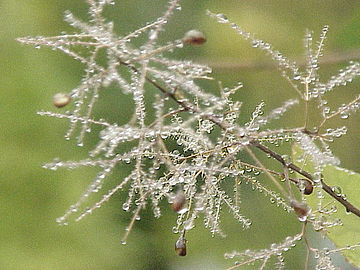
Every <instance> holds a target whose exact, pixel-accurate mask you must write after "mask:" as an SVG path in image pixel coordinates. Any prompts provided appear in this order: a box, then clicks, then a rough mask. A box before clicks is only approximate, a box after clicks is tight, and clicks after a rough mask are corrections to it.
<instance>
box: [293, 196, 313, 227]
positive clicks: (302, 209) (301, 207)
mask: <svg viewBox="0 0 360 270" xmlns="http://www.w3.org/2000/svg"><path fill="white" fill-rule="evenodd" d="M290 205H291V207H292V208H293V209H294V212H295V214H296V215H297V216H298V219H299V220H300V221H302V222H305V221H306V219H307V216H308V214H309V208H308V206H307V205H306V204H305V203H303V202H298V201H296V200H291V201H290Z"/></svg>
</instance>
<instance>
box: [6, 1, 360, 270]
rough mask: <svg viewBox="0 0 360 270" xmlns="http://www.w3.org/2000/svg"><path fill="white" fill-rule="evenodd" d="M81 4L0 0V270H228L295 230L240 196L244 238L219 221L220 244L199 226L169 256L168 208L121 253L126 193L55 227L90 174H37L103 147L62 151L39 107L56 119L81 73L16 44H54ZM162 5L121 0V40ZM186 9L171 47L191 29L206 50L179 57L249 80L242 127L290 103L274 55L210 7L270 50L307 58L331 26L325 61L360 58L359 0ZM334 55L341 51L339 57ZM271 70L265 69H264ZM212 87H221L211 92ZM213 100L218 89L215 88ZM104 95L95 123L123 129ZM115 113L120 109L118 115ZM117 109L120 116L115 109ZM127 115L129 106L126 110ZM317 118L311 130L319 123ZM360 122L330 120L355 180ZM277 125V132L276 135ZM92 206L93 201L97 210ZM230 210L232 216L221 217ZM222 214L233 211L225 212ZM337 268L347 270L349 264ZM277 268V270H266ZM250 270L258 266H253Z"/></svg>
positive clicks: (334, 97)
mask: <svg viewBox="0 0 360 270" xmlns="http://www.w3.org/2000/svg"><path fill="white" fill-rule="evenodd" d="M84 2H85V1H81V0H62V1H55V0H46V1H45V0H13V1H5V0H0V10H1V15H0V72H1V73H0V80H1V83H0V88H1V103H0V104H1V105H0V114H1V118H0V119H1V120H0V123H1V131H0V138H1V155H0V171H1V176H2V181H1V186H0V204H1V206H0V218H1V221H0V269H1V270H12V269H14V270H23V269H24V270H32V269H36V270H50V269H51V270H58V269H59V270H60V269H61V270H63V269H74V270H75V269H76V270H83V269H84V270H85V269H101V270H115V269H129V270H132V269H139V270H140V269H141V270H142V269H143V270H155V269H161V270H180V269H187V270H191V269H210V270H211V269H225V268H226V267H228V266H230V265H232V263H233V262H232V261H226V260H224V258H223V253H224V252H226V251H231V250H233V249H236V250H239V251H240V250H243V249H246V248H265V247H268V246H269V245H270V244H271V243H272V242H276V241H281V240H282V239H284V238H285V237H286V236H287V235H293V234H295V233H297V232H298V231H299V228H300V225H299V224H298V222H297V221H296V218H294V216H291V215H286V214H285V213H284V212H283V211H282V210H280V209H278V208H276V207H274V206H272V205H270V204H268V201H267V200H268V199H267V198H264V197H262V196H261V195H259V194H258V193H255V192H252V191H251V189H250V188H249V187H246V186H245V187H243V192H242V201H243V213H244V214H245V215H246V216H248V217H249V218H251V219H252V220H253V224H254V225H253V226H252V228H251V229H250V230H247V231H243V230H242V229H241V227H240V226H239V225H238V224H236V222H235V221H233V220H232V219H231V218H226V219H224V221H223V225H224V231H225V233H226V234H227V235H228V236H229V237H228V238H225V239H220V238H218V237H215V238H211V235H210V233H209V232H208V231H207V230H205V229H204V228H203V227H202V222H201V220H200V219H199V220H198V224H197V228H196V229H194V230H193V231H191V232H190V233H189V234H188V239H189V243H188V253H189V255H188V256H186V257H184V258H180V257H177V256H176V255H175V253H174V250H173V245H174V242H175V240H176V235H174V234H173V233H172V232H171V228H172V226H173V224H174V223H175V219H176V216H175V215H174V214H173V213H172V212H171V211H170V210H168V209H167V205H166V203H164V211H163V216H162V217H161V218H160V219H159V220H155V219H154V218H152V216H151V211H148V212H146V213H144V215H143V216H142V220H141V221H139V222H137V224H136V227H135V228H134V229H133V231H132V233H131V235H130V238H129V241H128V244H127V245H126V246H123V245H120V239H121V237H122V235H123V233H124V228H125V226H126V224H128V222H129V220H130V218H131V215H130V214H129V213H125V212H123V211H122V210H121V206H122V202H123V200H124V198H125V194H124V193H123V194H120V195H118V196H115V197H114V198H113V200H111V201H110V202H109V203H107V204H106V206H105V207H103V208H101V209H100V210H98V211H96V212H95V213H94V214H93V215H92V216H89V217H87V218H86V219H85V220H83V221H81V222H79V223H74V222H73V223H70V225H69V226H65V227H60V226H58V225H57V224H56V222H55V219H56V217H59V216H61V215H62V214H63V212H64V211H65V210H66V209H67V208H68V206H69V205H70V204H72V203H74V202H76V201H77V199H78V197H79V196H80V195H81V194H82V191H83V190H84V188H85V187H86V186H87V185H88V183H89V182H90V181H91V179H92V178H93V177H94V176H95V174H96V171H95V170H93V169H79V170H74V171H68V170H59V171H56V172H53V171H48V170H44V169H42V168H41V165H42V164H43V163H45V162H48V161H51V160H52V159H53V158H55V157H60V158H62V159H66V160H67V159H71V160H78V159H83V158H86V156H87V152H88V151H89V150H90V149H91V148H92V147H93V146H94V143H95V142H96V136H95V134H94V135H92V136H90V137H89V138H88V139H87V141H86V143H87V144H86V146H85V147H83V148H79V147H76V146H75V142H66V141H65V140H64V138H63V135H64V134H65V132H66V129H67V127H68V123H67V122H66V121H62V120H57V119H52V118H45V117H39V116H38V115H36V112H37V111H39V110H42V109H44V110H53V108H52V105H51V98H52V96H53V95H54V94H55V93H57V92H68V91H70V90H71V89H72V88H74V87H76V86H77V84H78V82H79V81H80V79H81V76H82V65H80V64H79V63H77V62H76V61H74V60H73V59H71V58H69V57H67V56H64V55H62V54H61V53H60V52H57V51H51V50H50V49H46V48H44V49H41V50H36V49H34V48H32V47H31V46H23V45H21V44H19V43H17V42H16V41H15V38H16V37H22V36H36V35H44V36H51V35H59V34H60V32H61V31H69V32H71V31H72V29H71V28H70V27H69V26H68V25H67V24H66V23H65V22H63V20H62V18H63V12H64V11H65V10H68V9H69V10H71V11H73V13H74V14H76V15H77V16H79V17H81V18H84V19H85V18H86V16H87V15H86V4H85V3H84ZM166 3H167V1H165V0H131V1H130V0H122V1H116V5H115V6H114V7H112V8H111V9H109V10H107V14H108V15H109V17H110V18H111V20H113V21H114V22H115V25H116V30H117V31H118V32H119V34H125V33H129V32H131V31H132V30H134V29H136V28H138V27H140V26H142V25H143V24H145V23H146V22H149V21H152V20H154V19H156V18H157V17H158V16H160V15H161V14H162V12H163V11H164V10H165V7H166ZM182 6H183V9H182V12H178V13H176V15H175V16H174V17H173V19H172V20H171V21H170V22H169V25H168V28H167V32H165V33H164V34H163V39H164V40H173V39H176V38H180V37H181V36H182V35H183V33H184V32H186V31H187V30H189V29H193V28H197V29H201V30H203V31H204V32H205V33H206V35H207V37H208V42H207V43H206V44H205V45H204V46H202V47H197V48H192V47H191V48H185V49H183V50H180V51H177V52H175V54H174V57H176V58H181V59H183V58H186V59H195V60H196V59H198V60H199V61H201V62H204V63H210V64H211V65H212V66H214V76H215V77H216V78H218V79H220V80H222V81H223V83H224V85H225V86H231V85H234V84H235V82H236V81H242V82H243V83H244V85H245V86H244V88H243V89H242V90H240V92H239V93H238V94H237V96H236V98H237V99H239V100H241V101H243V102H244V105H243V108H242V112H243V114H242V115H243V116H242V119H241V120H242V121H246V120H247V119H248V117H249V113H250V112H251V111H252V110H253V108H254V107H255V106H256V104H258V103H259V102H260V100H264V101H265V102H266V104H267V110H269V109H271V108H273V107H275V106H278V105H279V103H280V102H282V101H284V100H286V99H288V98H291V97H294V93H295V92H293V91H292V90H290V89H289V87H288V85H287V83H286V82H285V80H284V79H282V78H281V77H280V76H279V73H278V71H277V70H276V68H275V67H274V68H272V67H271V68H267V63H269V61H268V60H269V57H267V56H265V55H264V54H263V53H262V52H258V51H257V50H255V49H253V48H251V46H250V45H249V44H248V43H247V42H245V41H242V40H241V38H240V37H238V36H237V35H236V34H235V33H234V32H232V31H231V29H229V27H225V26H224V25H218V24H217V23H216V22H215V21H214V20H212V19H210V18H208V17H207V16H206V15H205V11H206V9H209V10H211V11H213V12H222V13H225V14H227V15H228V17H229V18H230V19H232V20H233V21H234V22H236V23H238V24H239V25H240V26H242V27H244V28H245V29H247V31H250V32H252V33H256V35H257V37H259V38H261V39H264V40H266V41H268V42H270V43H272V44H273V45H274V46H275V47H276V48H277V49H278V50H280V51H282V52H283V53H284V54H285V55H287V56H289V57H290V58H293V59H301V57H302V56H303V55H304V51H303V41H302V40H303V35H304V32H305V29H307V28H308V29H312V30H314V31H315V37H317V36H318V34H319V33H320V31H321V28H322V26H323V25H325V24H328V25H330V32H329V35H328V39H327V41H326V50H325V55H327V54H328V56H330V58H331V55H335V53H340V55H341V56H344V55H346V54H347V53H351V54H353V55H354V60H356V59H357V60H359V48H360V46H359V38H360V1H357V0H347V1H346V0H342V1H339V0H327V1H318V0H311V1H310V0H309V1H292V0H277V1H270V0H251V1H240V0H221V1H220V0H218V1H216V0H215V1H214V0H212V1H210V0H197V1H191V0H184V1H183V2H182ZM336 55H337V54H336ZM224 63H225V64H229V63H235V64H236V63H238V64H242V63H243V64H244V63H245V64H246V65H245V67H242V68H235V69H226V68H225V69H224V68H220V67H221V66H222V65H224ZM264 66H265V68H264ZM345 66H346V62H343V61H340V62H337V63H332V64H327V65H325V66H324V67H323V68H322V69H321V71H320V72H321V74H322V76H323V78H325V80H326V79H328V78H329V77H330V76H331V75H332V74H334V73H336V71H337V70H338V69H339V68H341V67H345ZM213 86H214V85H213ZM359 86H360V80H359V79H357V80H356V81H355V82H354V83H352V84H351V85H350V86H348V87H341V88H339V89H337V91H336V92H334V93H331V95H330V96H331V98H330V104H334V106H335V104H337V105H340V104H341V103H343V102H348V101H350V100H351V99H352V98H353V97H354V96H355V95H356V94H359ZM213 91H216V89H215V88H214V89H213ZM114 95H118V93H117V91H115V90H113V91H111V90H109V91H108V92H107V93H106V94H105V96H104V98H103V101H102V102H100V103H99V104H98V107H97V109H96V115H103V116H104V118H105V119H108V120H109V121H110V122H112V121H116V120H117V119H120V120H119V121H120V123H123V122H125V121H126V119H127V118H128V117H129V114H125V113H124V111H129V110H130V111H131V109H127V107H126V106H131V104H130V103H129V102H127V101H128V100H129V97H126V98H124V97H122V96H117V97H114ZM119 104H120V106H119ZM119 108H120V109H119ZM129 108H130V107H129ZM299 118H301V116H299V117H296V116H295V117H294V115H293V118H286V117H285V119H284V120H283V121H284V122H283V123H284V124H285V125H288V126H291V125H292V124H293V122H296V123H301V122H299V121H302V120H301V119H300V120H299ZM315 120H316V118H313V119H312V121H315ZM359 120H360V117H359V114H357V115H356V114H355V115H353V116H352V117H351V118H349V119H347V120H339V119H338V120H334V121H332V122H331V124H332V126H333V127H338V126H342V125H347V126H348V127H349V133H348V135H347V136H345V137H343V138H340V139H339V140H338V141H336V142H334V143H333V144H332V145H333V147H334V148H333V149H334V152H335V154H336V155H337V156H338V157H340V158H341V160H342V166H343V167H346V168H348V169H352V170H356V171H360V163H359V145H360V136H359V134H360V125H359V122H360V121H359ZM276 124H277V123H274V124H273V126H276ZM128 171H129V168H127V167H126V166H124V167H123V168H119V169H118V170H117V171H116V173H115V174H114V175H113V176H112V177H111V179H110V180H109V186H106V187H105V189H106V190H107V188H108V187H110V186H111V184H114V183H116V182H117V181H119V179H121V178H122V177H123V176H124V175H125V174H126V172H128ZM96 199H97V197H96V196H94V198H93V200H92V201H95V200H96ZM224 212H226V211H224ZM224 214H225V215H226V213H224ZM303 248H304V247H303V244H300V245H299V247H298V248H296V249H295V250H294V251H292V252H290V253H289V256H288V257H289V259H288V260H287V263H288V269H301V268H303V261H304V251H303V250H304V249H303ZM342 267H343V268H342V269H350V268H348V267H349V266H346V265H345V264H344V265H343V266H342ZM270 268H271V267H270ZM250 269H251V267H250Z"/></svg>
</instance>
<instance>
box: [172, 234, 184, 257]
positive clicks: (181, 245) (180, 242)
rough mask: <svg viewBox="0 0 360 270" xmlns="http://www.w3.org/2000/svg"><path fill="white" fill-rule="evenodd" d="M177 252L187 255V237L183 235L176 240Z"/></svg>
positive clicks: (180, 254)
mask: <svg viewBox="0 0 360 270" xmlns="http://www.w3.org/2000/svg"><path fill="white" fill-rule="evenodd" d="M175 252H176V254H177V255H179V256H186V239H185V238H184V237H183V236H180V238H179V239H178V240H177V241H176V242H175Z"/></svg>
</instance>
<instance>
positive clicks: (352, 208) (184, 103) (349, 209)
mask: <svg viewBox="0 0 360 270" xmlns="http://www.w3.org/2000/svg"><path fill="white" fill-rule="evenodd" d="M121 64H123V65H125V66H128V67H129V68H131V69H132V70H134V71H138V70H137V68H136V67H134V66H132V65H129V64H126V63H124V62H122V63H121ZM145 79H146V80H147V81H148V82H149V83H150V84H152V85H153V86H155V87H156V88H157V89H158V90H160V91H161V92H162V93H164V94H165V95H166V96H168V97H170V98H171V99H173V100H174V101H175V102H176V103H177V104H179V105H180V106H181V107H182V108H184V110H185V111H188V112H191V113H195V114H198V115H200V117H201V118H202V119H206V120H210V121H211V122H213V123H214V124H216V125H217V126H219V127H220V128H221V129H223V130H226V131H229V126H228V124H227V123H226V122H223V120H221V119H220V118H219V117H218V116H217V115H215V114H205V113H203V112H202V111H201V110H200V109H199V108H198V107H196V106H195V105H193V104H192V103H191V102H189V101H188V100H187V99H181V100H179V99H178V98H177V97H176V95H175V91H172V92H170V91H168V90H166V89H165V88H163V87H162V86H161V85H159V84H158V83H157V82H155V81H154V80H153V79H151V78H149V77H148V76H146V77H145ZM235 135H236V136H237V137H238V138H239V139H242V138H244V136H243V135H240V134H236V133H235ZM249 144H250V145H251V146H254V147H256V148H258V149H259V150H260V151H262V152H264V153H265V154H268V155H270V156H271V157H272V158H273V159H275V160H277V161H279V162H280V163H281V164H282V165H283V166H285V167H287V168H289V169H292V170H293V171H295V172H297V173H299V174H301V175H303V176H305V177H306V178H308V179H309V180H311V181H312V182H313V181H314V177H313V176H312V175H311V174H310V173H309V172H307V171H305V170H303V169H301V168H299V167H298V166H296V165H295V164H293V163H287V162H286V161H285V160H284V159H283V158H282V157H281V155H279V154H278V153H276V152H274V151H272V150H271V149H269V148H268V147H266V146H264V145H262V144H261V143H259V142H258V141H257V140H251V141H250V142H249ZM321 182H322V189H323V190H324V191H325V192H326V193H328V194H329V195H330V196H331V197H333V198H334V199H335V200H337V201H338V202H339V203H340V204H342V205H343V206H344V207H345V209H346V211H347V212H351V213H353V214H354V215H356V216H358V217H360V210H359V209H358V208H356V207H355V206H354V205H353V204H351V203H350V202H349V201H347V200H344V198H342V197H341V196H338V195H337V194H336V193H335V192H334V191H333V190H332V189H331V187H330V186H328V185H327V184H326V183H325V182H324V181H323V180H321Z"/></svg>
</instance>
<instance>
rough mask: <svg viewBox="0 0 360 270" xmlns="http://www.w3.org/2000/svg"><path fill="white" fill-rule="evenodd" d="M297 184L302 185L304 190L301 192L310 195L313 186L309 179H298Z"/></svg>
mask: <svg viewBox="0 0 360 270" xmlns="http://www.w3.org/2000/svg"><path fill="white" fill-rule="evenodd" d="M299 181H300V182H299V184H302V185H304V190H302V192H303V193H304V194H305V195H310V194H311V193H312V192H313V189H314V186H313V184H312V183H311V181H310V180H309V179H299Z"/></svg>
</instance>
